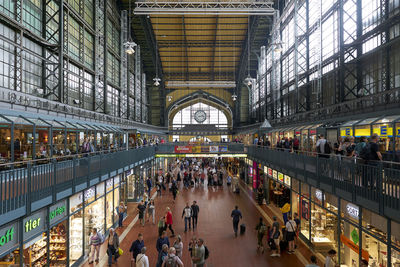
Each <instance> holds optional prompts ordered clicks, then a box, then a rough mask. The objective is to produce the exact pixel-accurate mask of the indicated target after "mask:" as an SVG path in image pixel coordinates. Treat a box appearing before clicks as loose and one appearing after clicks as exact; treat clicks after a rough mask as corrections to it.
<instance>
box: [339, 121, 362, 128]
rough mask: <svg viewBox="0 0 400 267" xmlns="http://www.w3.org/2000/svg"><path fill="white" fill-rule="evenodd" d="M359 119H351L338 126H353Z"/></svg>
mask: <svg viewBox="0 0 400 267" xmlns="http://www.w3.org/2000/svg"><path fill="white" fill-rule="evenodd" d="M359 121H360V120H352V121H348V122H345V123H343V124H342V125H340V127H349V126H353V125H354V124H356V123H358V122H359Z"/></svg>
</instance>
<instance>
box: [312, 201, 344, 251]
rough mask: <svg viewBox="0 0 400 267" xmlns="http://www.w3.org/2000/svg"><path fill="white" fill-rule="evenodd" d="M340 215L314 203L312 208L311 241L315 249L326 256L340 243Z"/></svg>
mask: <svg viewBox="0 0 400 267" xmlns="http://www.w3.org/2000/svg"><path fill="white" fill-rule="evenodd" d="M337 233H338V216H337V215H335V214H333V213H330V212H328V211H327V210H326V209H323V208H322V207H321V206H320V205H317V204H314V203H312V209H311V242H312V243H313V245H314V247H315V250H316V251H318V252H320V253H322V254H323V255H324V256H326V255H327V254H328V251H329V250H331V249H335V250H336V251H337V244H338V240H337V237H338V234H337Z"/></svg>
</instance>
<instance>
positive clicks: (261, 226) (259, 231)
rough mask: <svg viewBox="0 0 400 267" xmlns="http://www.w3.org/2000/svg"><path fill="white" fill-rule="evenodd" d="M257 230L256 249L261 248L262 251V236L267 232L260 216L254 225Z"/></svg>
mask: <svg viewBox="0 0 400 267" xmlns="http://www.w3.org/2000/svg"><path fill="white" fill-rule="evenodd" d="M256 231H257V251H259V250H261V252H262V253H264V245H263V238H264V235H265V234H266V232H267V226H266V225H265V223H264V221H263V218H262V217H260V222H259V223H258V224H257V226H256Z"/></svg>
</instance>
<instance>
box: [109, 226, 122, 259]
mask: <svg viewBox="0 0 400 267" xmlns="http://www.w3.org/2000/svg"><path fill="white" fill-rule="evenodd" d="M107 255H108V266H111V263H112V256H113V255H114V261H115V262H117V259H118V258H119V256H120V255H119V237H118V234H117V233H116V232H115V230H114V228H110V236H109V237H108V243H107Z"/></svg>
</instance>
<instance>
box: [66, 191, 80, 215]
mask: <svg viewBox="0 0 400 267" xmlns="http://www.w3.org/2000/svg"><path fill="white" fill-rule="evenodd" d="M82 207H83V195H82V193H78V194H75V195H73V196H72V197H70V198H69V212H70V213H74V212H75V211H77V210H79V209H81V208H82Z"/></svg>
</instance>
